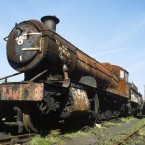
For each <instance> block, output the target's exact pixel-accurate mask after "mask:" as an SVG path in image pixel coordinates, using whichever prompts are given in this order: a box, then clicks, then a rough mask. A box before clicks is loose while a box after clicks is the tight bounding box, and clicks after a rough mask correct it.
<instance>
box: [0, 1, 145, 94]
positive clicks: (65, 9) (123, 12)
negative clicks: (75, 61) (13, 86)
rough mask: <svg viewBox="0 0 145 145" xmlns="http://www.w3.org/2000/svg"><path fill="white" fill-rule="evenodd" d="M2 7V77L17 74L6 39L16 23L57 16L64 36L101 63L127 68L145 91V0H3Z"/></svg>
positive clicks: (0, 63)
mask: <svg viewBox="0 0 145 145" xmlns="http://www.w3.org/2000/svg"><path fill="white" fill-rule="evenodd" d="M0 10H1V13H0V20H1V22H0V49H1V50H0V77H3V76H5V75H9V74H12V73H15V71H14V70H13V69H12V68H11V67H10V66H9V64H8V62H7V59H6V42H5V41H4V40H3V38H4V37H6V36H8V35H9V32H10V31H11V29H12V28H13V27H14V25H15V22H17V23H19V22H21V21H23V20H28V19H37V20H40V18H41V17H42V16H44V15H56V16H57V17H58V18H59V19H60V23H59V24H58V26H57V32H58V33H59V34H60V35H62V36H63V37H64V38H65V39H67V40H68V41H70V42H71V43H72V44H74V45H75V46H77V47H78V48H79V49H81V50H82V51H84V52H86V53H87V54H89V55H90V56H92V57H93V58H95V59H96V60H98V61H99V62H110V63H111V64H115V65H118V66H121V67H123V68H125V69H126V70H127V71H128V72H129V73H130V77H129V80H130V81H133V82H134V83H135V84H136V85H137V86H138V88H139V91H140V92H141V93H142V94H144V85H145V76H144V75H145V68H144V66H145V41H144V39H145V0H24V1H18V0H1V1H0ZM19 79H21V76H20V77H19Z"/></svg>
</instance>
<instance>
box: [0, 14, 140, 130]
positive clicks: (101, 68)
mask: <svg viewBox="0 0 145 145" xmlns="http://www.w3.org/2000/svg"><path fill="white" fill-rule="evenodd" d="M57 23H59V19H58V18H57V17H55V16H44V17H42V18H41V22H40V21H38V20H28V21H23V22H21V23H19V24H16V25H15V27H14V28H13V29H12V31H11V32H10V34H9V36H8V38H7V59H8V62H9V64H10V65H11V67H12V68H14V69H15V70H17V71H18V72H19V73H24V81H22V82H7V79H8V78H9V77H12V76H14V75H17V74H19V73H17V74H14V75H10V76H6V77H4V78H2V79H5V82H4V83H2V84H0V104H1V106H0V118H1V120H2V121H1V122H2V123H3V124H7V125H9V124H10V125H13V124H14V122H15V125H18V127H19V132H21V131H22V130H23V126H25V128H26V129H27V130H28V131H30V130H32V131H35V132H39V131H43V130H45V129H46V128H48V127H49V125H50V124H51V123H52V122H53V123H54V122H56V123H58V122H61V121H65V120H67V118H69V117H71V116H72V115H74V114H80V116H81V115H85V116H87V118H88V119H92V120H96V121H100V120H102V119H104V118H105V119H110V118H111V117H118V116H120V115H127V114H128V113H131V114H133V115H137V114H140V113H141V111H142V96H141V94H140V93H139V92H138V89H137V87H136V86H135V85H134V84H133V83H129V82H128V76H129V73H128V72H127V71H126V70H125V69H123V68H121V67H119V66H117V65H111V64H110V63H100V62H98V61H97V60H95V59H93V58H91V57H90V56H88V55H87V54H85V53H84V52H82V51H81V50H79V49H78V48H77V47H75V46H74V45H72V44H71V43H70V42H68V41H67V40H65V39H64V38H63V37H61V36H60V35H59V34H57V33H56V31H55V29H56V24H57ZM9 112H11V113H9ZM3 118H5V119H3Z"/></svg>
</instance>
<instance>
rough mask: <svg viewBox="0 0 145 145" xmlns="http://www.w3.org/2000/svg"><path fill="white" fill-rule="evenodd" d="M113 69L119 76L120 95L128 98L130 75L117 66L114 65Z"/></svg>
mask: <svg viewBox="0 0 145 145" xmlns="http://www.w3.org/2000/svg"><path fill="white" fill-rule="evenodd" d="M113 69H114V70H115V71H116V72H117V73H118V76H119V94H121V95H123V96H125V97H128V95H129V87H128V78H129V73H128V72H127V71H126V70H125V69H123V68H121V67H119V66H116V65H113Z"/></svg>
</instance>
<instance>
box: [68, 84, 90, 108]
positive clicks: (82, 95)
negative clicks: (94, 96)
mask: <svg viewBox="0 0 145 145" xmlns="http://www.w3.org/2000/svg"><path fill="white" fill-rule="evenodd" d="M70 92H71V95H72V97H73V102H74V106H73V108H74V111H88V110H89V100H88V97H87V94H86V91H85V90H81V89H79V88H74V87H71V88H70Z"/></svg>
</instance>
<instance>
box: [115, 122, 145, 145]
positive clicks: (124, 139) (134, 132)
mask: <svg viewBox="0 0 145 145" xmlns="http://www.w3.org/2000/svg"><path fill="white" fill-rule="evenodd" d="M144 126H145V124H143V125H142V126H141V127H140V128H138V129H136V130H134V131H132V132H129V133H128V134H127V135H126V136H124V137H122V138H121V139H120V140H119V141H117V142H115V143H113V144H112V145H121V144H122V143H123V142H124V141H127V140H128V139H129V138H130V137H131V136H133V135H134V134H136V133H137V132H138V131H139V130H141V129H142V128H143V127H144Z"/></svg>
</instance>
